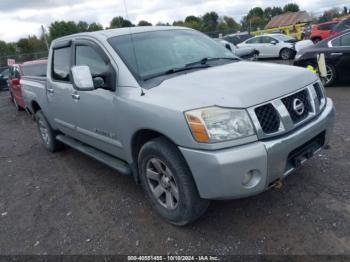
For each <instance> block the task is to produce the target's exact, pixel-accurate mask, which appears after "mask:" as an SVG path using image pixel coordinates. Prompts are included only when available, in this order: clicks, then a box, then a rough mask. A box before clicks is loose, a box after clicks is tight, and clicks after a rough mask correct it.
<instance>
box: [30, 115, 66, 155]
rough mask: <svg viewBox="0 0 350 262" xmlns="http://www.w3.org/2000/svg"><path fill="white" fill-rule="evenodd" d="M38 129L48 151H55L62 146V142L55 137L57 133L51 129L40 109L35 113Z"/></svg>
mask: <svg viewBox="0 0 350 262" xmlns="http://www.w3.org/2000/svg"><path fill="white" fill-rule="evenodd" d="M35 120H36V123H37V127H38V131H39V135H40V138H41V140H42V141H43V143H44V145H45V147H46V149H47V150H49V151H50V152H56V151H59V150H61V149H62V148H63V144H62V143H61V142H60V141H58V140H57V139H56V135H57V133H56V132H55V131H54V130H53V129H52V127H51V126H50V124H49V122H48V121H47V120H46V118H45V116H44V114H43V113H42V111H41V110H39V111H37V112H36V114H35Z"/></svg>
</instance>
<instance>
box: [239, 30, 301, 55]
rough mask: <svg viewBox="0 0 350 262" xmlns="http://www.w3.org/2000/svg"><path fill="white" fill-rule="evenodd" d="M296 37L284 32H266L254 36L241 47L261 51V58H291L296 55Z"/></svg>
mask: <svg viewBox="0 0 350 262" xmlns="http://www.w3.org/2000/svg"><path fill="white" fill-rule="evenodd" d="M295 42H296V40H295V38H293V37H290V36H287V35H283V34H266V35H260V36H255V37H252V38H250V39H248V40H246V41H244V42H242V43H240V44H238V46H239V47H250V48H254V49H256V50H258V51H259V58H277V57H280V58H281V59H283V60H287V59H291V58H293V56H294V55H295V53H296V52H295V49H294V45H295Z"/></svg>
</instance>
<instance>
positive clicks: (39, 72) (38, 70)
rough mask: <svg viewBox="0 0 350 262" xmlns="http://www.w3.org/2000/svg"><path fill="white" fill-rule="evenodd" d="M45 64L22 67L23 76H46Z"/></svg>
mask: <svg viewBox="0 0 350 262" xmlns="http://www.w3.org/2000/svg"><path fill="white" fill-rule="evenodd" d="M46 68H47V65H46V64H33V65H25V66H22V71H23V75H24V76H46Z"/></svg>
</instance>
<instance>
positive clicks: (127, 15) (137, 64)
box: [124, 0, 145, 96]
mask: <svg viewBox="0 0 350 262" xmlns="http://www.w3.org/2000/svg"><path fill="white" fill-rule="evenodd" d="M124 8H125V15H126V19H128V20H129V21H130V18H129V13H128V8H127V6H126V0H124ZM129 36H130V42H131V46H132V52H133V54H134V59H135V62H136V70H137V73H139V63H138V60H137V55H136V49H135V43H134V37H133V35H132V33H131V27H130V26H129ZM140 87H141V96H144V95H145V92H144V91H143V88H142V86H141V85H140Z"/></svg>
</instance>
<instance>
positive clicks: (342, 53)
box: [331, 53, 343, 55]
mask: <svg viewBox="0 0 350 262" xmlns="http://www.w3.org/2000/svg"><path fill="white" fill-rule="evenodd" d="M331 55H343V53H331Z"/></svg>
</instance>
